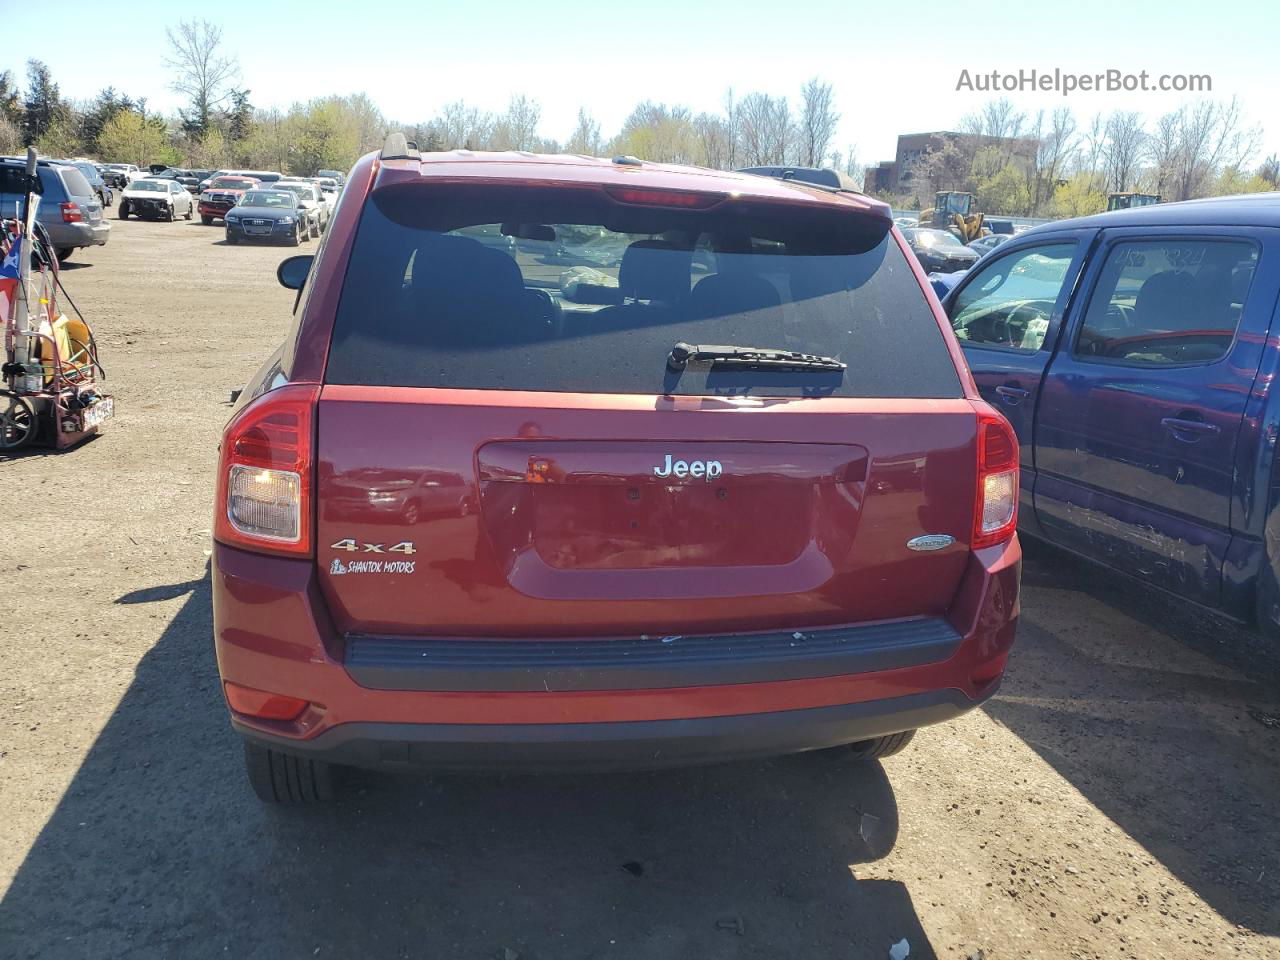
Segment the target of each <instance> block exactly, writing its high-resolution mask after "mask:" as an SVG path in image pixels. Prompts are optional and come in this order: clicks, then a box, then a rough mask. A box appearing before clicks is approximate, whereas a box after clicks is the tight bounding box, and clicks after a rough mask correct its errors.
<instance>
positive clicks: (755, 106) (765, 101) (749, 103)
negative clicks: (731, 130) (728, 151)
mask: <svg viewBox="0 0 1280 960" xmlns="http://www.w3.org/2000/svg"><path fill="white" fill-rule="evenodd" d="M737 111H738V141H739V143H738V146H739V152H740V154H741V155H740V157H739V158H738V160H739V162H740V163H742V164H743V165H744V166H748V167H759V166H763V165H765V164H768V163H772V162H773V161H772V160H771V159H770V158H771V152H770V150H771V144H770V128H771V125H772V122H773V98H772V97H770V96H769V95H768V94H767V93H749V94H747V95H746V96H745V97H743V98H742V100H741V101H740V102H739V103H738V108H737Z"/></svg>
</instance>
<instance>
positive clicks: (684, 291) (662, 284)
mask: <svg viewBox="0 0 1280 960" xmlns="http://www.w3.org/2000/svg"><path fill="white" fill-rule="evenodd" d="M692 273H693V251H692V250H689V249H687V248H684V247H681V246H678V245H677V244H674V243H671V242H670V241H667V240H637V241H635V242H634V243H632V244H631V245H630V246H628V247H627V249H626V251H625V252H624V253H623V254H622V263H621V265H620V266H619V268H618V287H619V288H620V289H621V291H622V295H623V296H624V297H627V298H630V299H632V300H659V301H662V302H663V303H668V304H678V303H682V302H683V301H684V300H685V299H686V298H687V297H688V296H689V287H690V281H691V277H692Z"/></svg>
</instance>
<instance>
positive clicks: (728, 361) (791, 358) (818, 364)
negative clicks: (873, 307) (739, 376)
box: [667, 341, 845, 370]
mask: <svg viewBox="0 0 1280 960" xmlns="http://www.w3.org/2000/svg"><path fill="white" fill-rule="evenodd" d="M690 361H692V362H694V363H709V364H710V365H711V366H712V367H740V368H747V369H752V370H844V369H845V364H843V363H841V362H840V361H839V360H837V359H836V358H835V357H821V356H817V355H815V354H812V353H797V352H796V351H794V350H779V349H777V348H776V347H740V346H736V345H723V344H702V345H699V344H696V343H685V342H683V341H681V342H679V343H677V344H676V345H675V346H673V347H672V348H671V353H670V354H668V355H667V366H668V367H670V368H671V369H672V370H684V369H685V368H686V367H687V366H688V365H689V363H690Z"/></svg>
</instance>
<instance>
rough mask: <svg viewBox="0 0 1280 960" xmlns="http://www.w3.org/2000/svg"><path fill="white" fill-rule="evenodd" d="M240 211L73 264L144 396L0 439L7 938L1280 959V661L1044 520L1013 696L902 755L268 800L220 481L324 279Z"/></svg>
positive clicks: (119, 361)
mask: <svg viewBox="0 0 1280 960" xmlns="http://www.w3.org/2000/svg"><path fill="white" fill-rule="evenodd" d="M221 234H222V231H221V230H220V229H218V228H208V227H202V226H200V224H199V222H198V221H196V222H194V223H190V224H189V223H183V222H179V223H173V224H167V223H166V224H162V223H139V222H136V221H129V222H127V223H118V222H116V223H114V224H113V236H112V238H111V242H110V244H109V245H108V246H107V247H105V248H101V249H97V250H93V251H82V252H80V253H78V254H77V255H76V257H75V258H74V260H73V262H72V264H71V267H72V269H68V270H67V271H66V272H65V274H64V280H65V283H66V286H67V288H68V289H69V290H70V291H71V294H72V296H74V297H75V298H76V299H77V301H78V302H79V303H80V305H81V308H82V309H84V310H85V312H86V314H87V315H88V317H89V318H90V320H91V322H92V323H93V324H94V325H95V327H96V329H97V332H98V337H99V340H100V342H101V344H102V352H103V360H104V362H105V364H106V366H107V372H108V373H109V374H111V376H112V379H111V381H110V385H111V388H112V390H113V392H114V393H115V396H116V398H117V410H118V415H117V416H118V419H117V420H116V421H115V422H114V423H113V424H112V425H111V426H110V428H109V430H108V431H107V432H106V433H105V434H104V436H102V437H100V438H99V439H97V440H94V441H92V442H91V443H89V444H87V445H85V446H83V447H81V448H79V449H77V450H75V451H72V452H70V453H66V454H62V455H52V454H49V453H36V454H30V455H26V456H22V457H19V458H17V459H15V460H12V461H9V462H3V461H0V478H2V479H3V489H4V491H5V493H6V500H7V508H6V510H5V513H4V519H3V527H2V528H3V530H4V536H3V538H0V577H2V580H0V582H3V584H4V588H3V590H0V623H3V624H4V627H3V631H2V632H0V636H3V638H4V642H3V643H0V892H2V894H3V900H2V901H0V957H3V958H5V960H8V958H28V957H30V958H37V957H38V958H41V960H45V958H57V957H86V958H114V957H183V958H187V957H206V956H236V957H263V958H268V957H269V958H287V957H312V956H319V957H326V956H329V957H342V958H353V957H362V958H378V957H424V958H439V957H450V958H453V957H458V958H468V957H475V958H492V957H497V958H499V960H517V958H524V960H550V958H594V957H601V958H604V957H608V958H625V960H630V958H642V960H643V958H663V960H669V958H698V960H704V958H722V957H725V958H728V957H761V958H765V957H768V958H775V957H779V956H783V955H788V956H794V957H805V958H809V957H814V958H827V957H833V958H836V957H838V958H861V957H872V958H884V957H888V956H889V949H890V946H891V945H892V944H894V943H897V942H898V941H900V940H902V939H904V938H905V939H906V940H907V942H908V944H909V946H910V954H909V956H910V958H912V960H914V958H920V957H931V956H939V957H957V958H973V957H985V958H986V960H1003V958H1013V957H1051V958H1068V957H1069V958H1075V957H1090V958H1112V957H1134V958H1144V960H1145V958H1157V957H1158V958H1165V957H1168V958H1197V960H1198V958H1203V957H1253V958H1264V957H1265V958H1276V957H1280V831H1278V830H1277V829H1276V824H1275V819H1274V807H1275V803H1276V795H1277V785H1280V729H1277V724H1276V721H1275V719H1274V718H1275V717H1276V716H1277V714H1280V693H1278V692H1277V690H1278V687H1277V675H1278V674H1280V669H1278V668H1277V666H1276V662H1277V657H1276V655H1275V653H1274V652H1271V653H1270V655H1269V656H1268V651H1267V650H1266V649H1265V647H1264V645H1262V644H1261V643H1259V642H1258V641H1255V640H1252V639H1250V637H1249V636H1248V635H1246V634H1244V633H1242V632H1241V631H1239V630H1238V629H1236V628H1234V627H1232V626H1231V625H1229V624H1224V623H1221V622H1219V621H1218V620H1216V619H1214V618H1211V617H1207V616H1203V615H1199V614H1196V613H1194V612H1187V611H1182V610H1179V609H1171V608H1170V603H1169V601H1167V600H1165V599H1162V598H1160V597H1154V596H1149V595H1146V594H1143V593H1140V592H1136V591H1135V590H1134V589H1133V588H1132V587H1130V586H1128V585H1126V584H1124V583H1122V582H1117V580H1116V578H1115V577H1113V576H1111V575H1108V574H1106V573H1101V572H1097V571H1094V570H1092V569H1090V568H1086V567H1084V566H1082V565H1080V564H1078V563H1076V562H1075V561H1073V560H1070V559H1068V558H1065V557H1062V556H1060V555H1058V554H1056V553H1054V552H1051V551H1049V550H1047V549H1045V548H1034V549H1033V548H1028V564H1027V570H1026V589H1025V592H1024V596H1023V619H1022V626H1021V632H1020V637H1019V642H1018V646H1017V648H1016V649H1015V653H1014V656H1013V659H1012V662H1011V664H1010V669H1009V674H1008V677H1007V679H1006V682H1005V685H1004V688H1003V691H1002V692H1001V694H1000V695H999V696H998V697H996V698H995V699H994V700H992V701H991V702H990V703H989V704H988V705H987V707H986V708H985V709H983V710H981V711H977V712H974V713H972V714H970V715H969V716H967V717H966V718H965V719H963V720H962V721H960V722H957V723H952V724H949V725H946V726H942V727H934V728H931V729H929V730H926V731H924V732H923V733H921V734H920V735H919V736H918V737H917V738H916V740H915V742H914V744H913V745H912V747H911V748H910V749H909V750H908V751H907V752H905V753H904V754H902V755H900V756H898V757H895V758H893V759H891V760H889V761H887V762H886V763H885V764H884V765H883V766H878V765H873V766H872V767H870V768H869V769H855V768H853V767H850V766H847V765H844V764H842V763H839V762H836V761H832V760H830V759H827V758H824V757H819V756H807V757H806V756H801V757H792V758H785V759H781V760H776V761H771V762H754V763H744V764H734V765H725V766H720V767H713V768H707V769H698V770H682V771H677V772H664V773H644V774H631V775H610V776H592V777H585V776H556V777H542V778H530V777H507V778H444V777H441V778H433V779H412V778H405V779H400V778H395V777H392V776H385V775H380V774H368V773H358V774H355V775H354V776H353V777H352V778H351V779H350V781H349V782H348V784H347V792H346V794H345V796H344V798H343V799H342V800H341V801H340V802H338V803H336V804H335V805H333V806H332V807H330V808H327V809H319V810H302V811H296V810H294V811H288V810H286V811H280V810H269V809H265V808H263V807H262V806H260V805H259V804H258V803H257V802H256V801H255V800H254V799H253V798H252V797H251V795H250V793H249V790H248V788H247V786H246V784H245V783H244V781H243V777H242V772H241V761H240V752H239V744H238V742H237V740H236V738H235V736H234V735H233V734H232V733H231V731H230V730H229V729H228V726H227V722H226V717H225V714H224V708H223V705H222V702H221V698H220V696H219V692H218V685H217V679H216V672H215V669H214V662H213V655H212V649H211V644H210V611H209V581H208V576H207V563H208V555H209V525H210V503H211V498H212V492H213V491H212V487H213V465H214V448H215V443H216V438H217V435H218V431H219V430H220V428H221V426H222V424H223V422H224V420H225V419H226V416H227V405H226V400H227V395H228V392H229V391H230V390H231V389H233V388H235V387H238V386H240V385H241V384H242V383H243V382H244V381H245V379H246V378H247V377H248V375H249V374H250V373H251V372H252V371H253V370H254V369H255V368H256V366H257V365H258V363H259V362H260V361H261V360H262V359H263V358H264V357H266V355H267V354H268V353H269V352H270V351H271V350H272V349H273V348H274V347H275V346H276V344H277V343H278V342H279V341H280V339H281V338H282V336H283V333H284V331H285V328H286V326H287V324H288V321H289V310H290V306H291V298H292V295H291V294H290V293H289V292H288V291H285V290H283V289H281V288H280V287H279V286H277V284H276V281H275V276H274V268H275V265H276V263H277V262H278V261H279V260H280V259H281V258H282V257H283V256H285V255H286V254H285V253H284V252H282V251H281V250H279V249H272V248H262V247H245V246H237V247H226V246H225V245H223V244H222V243H221V242H220V241H221ZM312 246H314V244H312ZM303 249H304V251H305V250H306V249H307V248H306V247H304V248H303Z"/></svg>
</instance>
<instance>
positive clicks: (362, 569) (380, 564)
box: [329, 557, 417, 577]
mask: <svg viewBox="0 0 1280 960" xmlns="http://www.w3.org/2000/svg"><path fill="white" fill-rule="evenodd" d="M416 563H417V561H415V560H348V561H347V562H346V563H343V562H342V558H341V557H334V558H333V563H331V564H329V573H330V574H332V575H333V576H335V577H338V576H342V575H344V574H348V573H413V570H414V566H415V565H416Z"/></svg>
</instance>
